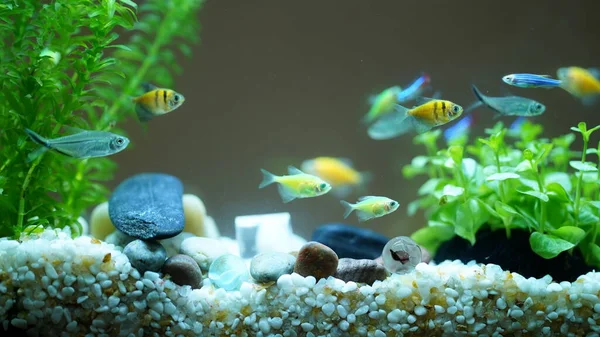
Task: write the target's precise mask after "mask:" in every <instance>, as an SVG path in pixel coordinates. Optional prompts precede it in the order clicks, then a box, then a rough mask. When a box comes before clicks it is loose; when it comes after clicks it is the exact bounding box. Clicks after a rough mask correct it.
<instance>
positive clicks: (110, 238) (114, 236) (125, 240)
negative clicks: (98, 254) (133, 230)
mask: <svg viewBox="0 0 600 337" xmlns="http://www.w3.org/2000/svg"><path fill="white" fill-rule="evenodd" d="M133 240H135V238H132V237H131V236H129V235H127V234H124V233H122V232H120V231H114V232H112V233H110V234H108V235H107V236H106V239H104V241H105V242H106V243H111V244H113V245H115V246H118V247H121V248H123V247H125V246H127V245H128V244H129V243H130V242H131V241H133Z"/></svg>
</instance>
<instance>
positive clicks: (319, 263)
mask: <svg viewBox="0 0 600 337" xmlns="http://www.w3.org/2000/svg"><path fill="white" fill-rule="evenodd" d="M337 266H338V256H337V254H336V253H335V252H334V251H333V250H332V249H331V248H329V247H327V246H325V245H324V244H322V243H319V242H315V241H310V242H307V243H306V244H305V245H304V246H302V248H301V249H300V251H299V252H298V257H297V258H296V264H295V266H294V272H295V273H297V274H300V275H302V276H314V277H315V278H316V279H317V280H319V279H322V278H327V277H329V276H333V274H335V272H336V271H337Z"/></svg>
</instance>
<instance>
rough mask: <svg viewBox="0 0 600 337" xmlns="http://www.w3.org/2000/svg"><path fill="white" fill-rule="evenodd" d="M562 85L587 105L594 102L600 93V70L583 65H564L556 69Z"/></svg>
mask: <svg viewBox="0 0 600 337" xmlns="http://www.w3.org/2000/svg"><path fill="white" fill-rule="evenodd" d="M556 77H558V79H560V80H561V81H562V84H561V87H562V88H563V89H565V90H566V91H567V92H568V93H570V94H571V95H573V96H575V97H577V98H579V99H581V100H582V102H583V103H584V104H586V105H589V104H592V103H594V102H595V101H596V100H597V99H598V95H600V80H599V79H598V78H599V77H600V71H598V70H597V69H593V68H591V69H584V68H581V67H563V68H559V69H558V70H557V71H556Z"/></svg>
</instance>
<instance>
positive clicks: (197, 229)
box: [182, 194, 219, 238]
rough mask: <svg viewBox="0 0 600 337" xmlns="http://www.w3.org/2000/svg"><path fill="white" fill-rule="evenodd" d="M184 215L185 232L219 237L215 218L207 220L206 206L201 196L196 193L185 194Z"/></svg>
mask: <svg viewBox="0 0 600 337" xmlns="http://www.w3.org/2000/svg"><path fill="white" fill-rule="evenodd" d="M182 202H183V216H184V218H185V221H184V222H185V225H184V228H183V231H184V232H188V233H192V234H194V235H196V236H203V237H207V238H217V237H219V230H218V229H217V227H216V225H215V222H214V220H212V218H211V220H212V222H210V221H207V220H208V219H207V217H208V216H207V214H206V206H204V203H203V202H202V200H201V199H200V198H198V197H197V196H196V195H194V194H184V195H183V200H182Z"/></svg>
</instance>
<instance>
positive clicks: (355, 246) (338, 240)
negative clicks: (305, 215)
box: [311, 223, 390, 259]
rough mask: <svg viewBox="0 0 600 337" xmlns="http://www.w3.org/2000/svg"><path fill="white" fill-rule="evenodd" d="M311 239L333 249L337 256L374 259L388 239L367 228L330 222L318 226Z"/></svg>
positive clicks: (379, 254)
mask: <svg viewBox="0 0 600 337" xmlns="http://www.w3.org/2000/svg"><path fill="white" fill-rule="evenodd" d="M311 240H312V241H316V242H320V243H322V244H324V245H326V246H328V247H329V248H331V249H333V251H334V252H335V253H336V254H337V255H338V257H339V258H352V259H376V258H378V257H379V256H381V252H382V251H383V247H384V246H385V245H386V243H388V241H389V240H390V239H389V238H387V237H386V236H384V235H382V234H379V233H377V232H375V231H372V230H369V229H365V228H360V227H356V226H350V225H345V224H342V223H331V224H325V225H322V226H319V227H318V228H317V229H316V230H315V231H314V232H313V234H312V239H311Z"/></svg>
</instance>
